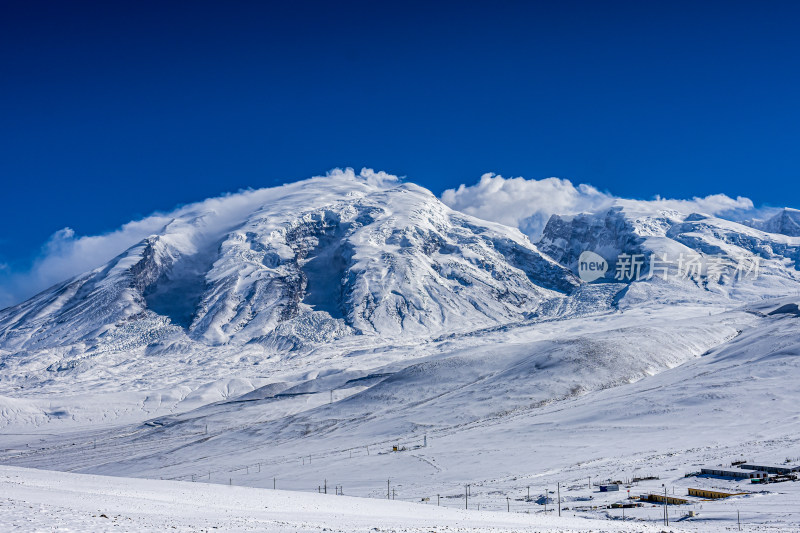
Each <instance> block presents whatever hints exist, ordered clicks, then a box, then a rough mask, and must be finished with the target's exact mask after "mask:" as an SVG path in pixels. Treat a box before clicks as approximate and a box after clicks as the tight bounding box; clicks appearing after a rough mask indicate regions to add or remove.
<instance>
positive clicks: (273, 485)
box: [272, 478, 275, 490]
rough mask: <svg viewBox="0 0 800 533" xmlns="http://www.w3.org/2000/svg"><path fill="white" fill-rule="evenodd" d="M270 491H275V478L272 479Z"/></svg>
mask: <svg viewBox="0 0 800 533" xmlns="http://www.w3.org/2000/svg"><path fill="white" fill-rule="evenodd" d="M272 490H275V478H272Z"/></svg>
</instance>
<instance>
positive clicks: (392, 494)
mask: <svg viewBox="0 0 800 533" xmlns="http://www.w3.org/2000/svg"><path fill="white" fill-rule="evenodd" d="M392 500H394V487H392Z"/></svg>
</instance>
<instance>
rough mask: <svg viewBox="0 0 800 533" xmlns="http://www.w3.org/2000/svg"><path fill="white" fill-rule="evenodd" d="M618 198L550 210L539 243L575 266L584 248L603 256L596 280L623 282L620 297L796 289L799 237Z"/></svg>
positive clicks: (748, 294) (705, 297)
mask: <svg viewBox="0 0 800 533" xmlns="http://www.w3.org/2000/svg"><path fill="white" fill-rule="evenodd" d="M618 203H619V204H620V205H617V206H614V207H612V208H611V209H609V210H605V211H601V212H599V213H587V214H581V215H575V216H569V217H565V216H558V215H554V216H553V217H552V218H551V219H550V220H549V221H548V223H547V226H546V227H545V230H544V233H543V235H542V239H541V240H540V242H539V243H538V245H539V248H540V249H541V250H542V251H543V252H544V253H546V254H548V255H549V256H550V257H552V258H553V259H555V260H556V261H558V262H560V263H561V264H563V265H565V266H567V267H569V268H571V269H572V270H573V271H575V272H577V268H578V259H579V257H580V254H581V253H583V252H584V251H587V250H588V251H592V252H595V253H597V254H598V255H600V256H602V257H603V258H605V259H606V260H607V261H608V263H609V268H608V271H607V272H606V273H605V276H604V277H603V278H602V279H601V281H619V282H624V283H626V284H629V285H630V286H629V287H627V293H626V295H625V297H624V299H623V300H624V301H625V302H627V303H631V302H635V301H639V302H641V301H643V300H652V299H655V300H657V301H660V302H661V303H676V302H680V301H695V302H696V301H717V302H724V301H730V300H733V301H749V300H752V299H760V298H767V297H778V296H783V295H785V294H787V293H790V292H791V293H794V292H796V291H797V290H798V288H800V237H794V236H789V235H786V234H783V233H781V232H769V231H766V230H761V229H756V228H752V227H749V226H747V225H744V224H741V223H737V222H733V221H730V220H725V219H722V218H719V217H714V216H710V215H704V214H700V213H679V212H677V211H665V210H660V211H657V210H649V211H648V210H645V209H642V208H641V207H640V206H639V205H638V204H636V203H633V202H630V203H626V202H625V201H619V202H618ZM772 229H776V228H772ZM633 264H638V269H637V267H632V265H633Z"/></svg>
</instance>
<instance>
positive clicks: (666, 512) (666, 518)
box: [664, 486, 669, 526]
mask: <svg viewBox="0 0 800 533" xmlns="http://www.w3.org/2000/svg"><path fill="white" fill-rule="evenodd" d="M664 525H665V526H669V502H668V501H667V487H666V486H664Z"/></svg>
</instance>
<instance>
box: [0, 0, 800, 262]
mask: <svg viewBox="0 0 800 533" xmlns="http://www.w3.org/2000/svg"><path fill="white" fill-rule="evenodd" d="M798 5H800V4H798V3H796V2H786V3H778V2H742V3H737V2H719V3H714V2H687V3H680V2H641V1H637V2H566V1H558V2H555V1H554V2H520V3H514V2H492V3H489V2H487V3H485V4H483V6H482V7H477V6H478V4H477V3H474V2H458V3H452V4H447V3H444V2H424V3H418V4H413V3H411V2H398V3H395V4H389V3H381V2H369V3H364V4H352V3H350V4H347V3H340V2H326V3H318V4H317V3H303V2H274V3H270V2H214V3H212V2H208V3H204V2H186V3H180V2H159V3H152V4H149V3H146V2H140V1H137V2H116V1H114V2H95V3H88V2H84V3H82V2H61V1H54V2H49V3H47V2H45V3H39V2H35V1H25V2H21V1H15V2H2V4H1V6H2V15H0V68H1V69H2V71H0V140H2V144H1V145H0V180H2V199H3V201H2V209H0V263H1V262H7V263H10V264H11V265H12V266H13V267H14V268H21V267H23V265H24V264H25V263H26V262H27V261H29V260H30V259H31V258H32V257H33V256H35V255H36V253H37V251H38V249H39V246H41V244H42V242H43V241H45V240H46V239H47V237H48V236H49V235H50V234H52V233H53V232H54V231H56V230H58V229H59V228H62V227H64V226H70V227H72V228H74V229H75V231H76V233H77V234H93V233H98V232H103V231H107V230H111V229H114V228H116V227H118V226H119V225H120V224H122V223H124V222H126V221H128V220H130V219H132V218H135V217H137V216H141V215H146V214H149V213H150V212H152V211H154V210H166V209H170V208H172V207H174V206H175V205H176V204H179V203H188V202H191V201H195V200H200V199H203V198H206V197H209V196H214V195H217V194H219V193H222V192H225V191H232V190H236V189H239V188H242V187H262V186H269V185H274V184H277V183H279V182H282V181H290V180H296V179H300V178H305V177H309V176H311V175H315V174H320V173H324V172H325V171H326V170H328V169H330V168H332V167H336V166H352V167H356V168H360V167H362V166H368V167H373V168H375V169H383V170H386V171H388V172H392V173H395V174H401V175H407V176H409V177H410V178H411V179H412V180H413V181H415V182H417V183H420V184H421V185H424V186H426V187H428V188H430V189H432V190H433V191H434V192H435V193H437V194H438V193H440V192H441V191H442V190H443V189H445V188H450V187H455V186H458V185H459V184H460V183H468V184H470V183H473V182H474V181H476V180H477V179H478V177H479V176H480V174H482V173H484V172H488V171H492V172H497V173H501V174H503V175H505V176H508V177H510V176H520V175H521V176H525V177H528V178H543V177H548V176H559V177H563V178H569V179H571V180H573V181H574V182H576V183H581V182H583V183H591V184H593V185H595V186H597V187H599V188H600V189H603V190H608V191H611V192H613V193H614V194H616V195H620V196H628V197H639V198H650V197H652V196H654V195H656V194H660V195H663V196H668V197H687V196H694V195H706V194H709V193H716V192H724V193H727V194H729V195H732V196H736V195H744V196H748V197H750V198H752V199H753V200H754V201H755V202H756V204H762V203H767V204H772V205H794V206H800V198H799V196H800V185H798V182H800V180H798V177H800V176H798V174H800V172H799V171H798V167H799V164H798V153H800V150H798V140H800V101H799V100H800V98H799V95H800V90H799V88H800V32H798V30H797V24H798V21H799V20H800V8H798Z"/></svg>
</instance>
